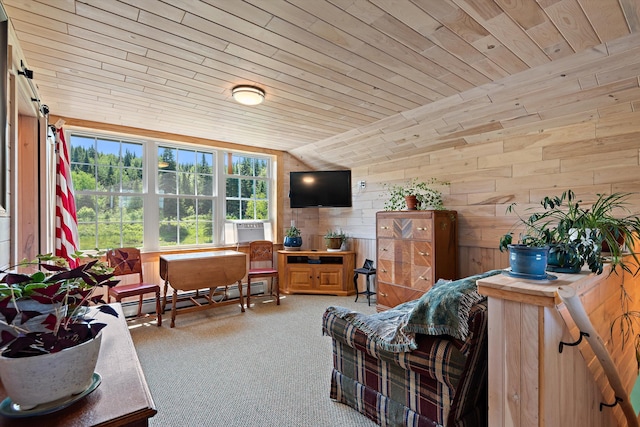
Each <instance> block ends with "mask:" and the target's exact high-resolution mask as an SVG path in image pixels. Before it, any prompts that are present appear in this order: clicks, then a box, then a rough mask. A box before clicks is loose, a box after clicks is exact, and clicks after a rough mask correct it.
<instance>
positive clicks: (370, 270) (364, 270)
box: [353, 267, 376, 305]
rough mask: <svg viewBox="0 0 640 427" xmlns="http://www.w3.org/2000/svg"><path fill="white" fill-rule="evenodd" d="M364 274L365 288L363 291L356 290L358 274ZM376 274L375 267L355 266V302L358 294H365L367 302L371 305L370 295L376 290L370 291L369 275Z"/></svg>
mask: <svg viewBox="0 0 640 427" xmlns="http://www.w3.org/2000/svg"><path fill="white" fill-rule="evenodd" d="M361 274H364V276H365V279H364V281H365V290H364V291H359V290H358V276H359V275H361ZM375 275H376V269H375V268H373V267H372V268H366V267H360V268H356V269H355V270H353V287H354V288H355V290H356V302H358V297H359V296H360V295H365V296H366V297H367V304H368V305H371V295H375V294H376V291H372V290H371V283H370V282H371V276H375Z"/></svg>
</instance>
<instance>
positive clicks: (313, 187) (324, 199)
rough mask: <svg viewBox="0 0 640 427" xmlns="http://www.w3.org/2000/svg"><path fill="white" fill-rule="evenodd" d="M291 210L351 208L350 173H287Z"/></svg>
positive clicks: (343, 171) (345, 171)
mask: <svg viewBox="0 0 640 427" xmlns="http://www.w3.org/2000/svg"><path fill="white" fill-rule="evenodd" d="M289 178H290V189H289V200H290V202H291V207H292V208H318V207H320V208H322V207H324V208H344V207H351V171H350V170H336V171H306V172H289Z"/></svg>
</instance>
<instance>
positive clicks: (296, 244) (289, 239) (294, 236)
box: [284, 225, 302, 251]
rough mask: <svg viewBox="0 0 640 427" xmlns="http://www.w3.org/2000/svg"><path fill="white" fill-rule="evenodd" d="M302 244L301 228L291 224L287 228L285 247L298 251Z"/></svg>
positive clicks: (288, 249)
mask: <svg viewBox="0 0 640 427" xmlns="http://www.w3.org/2000/svg"><path fill="white" fill-rule="evenodd" d="M301 246H302V237H301V236H300V230H299V229H298V228H297V227H295V226H293V225H292V226H291V227H289V228H287V231H286V232H285V237H284V249H285V250H287V251H297V250H300V247H301Z"/></svg>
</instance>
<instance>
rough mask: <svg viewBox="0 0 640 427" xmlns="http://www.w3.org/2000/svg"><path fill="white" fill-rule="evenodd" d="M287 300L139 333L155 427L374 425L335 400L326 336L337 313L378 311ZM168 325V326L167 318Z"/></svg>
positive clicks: (314, 299) (312, 298)
mask: <svg viewBox="0 0 640 427" xmlns="http://www.w3.org/2000/svg"><path fill="white" fill-rule="evenodd" d="M354 299H355V297H335V296H323V295H287V296H286V297H285V298H282V299H281V304H280V306H276V305H275V301H273V302H267V301H268V298H264V297H262V298H252V300H251V303H252V305H253V306H252V308H251V309H248V310H247V311H246V312H245V313H241V312H240V308H239V307H238V306H235V305H231V306H224V307H220V308H214V309H211V310H206V311H201V312H196V313H187V314H183V315H178V317H177V318H176V327H175V328H173V329H171V328H169V322H170V313H168V312H167V313H166V317H165V319H166V323H164V324H163V326H162V327H161V328H158V327H156V326H155V325H148V324H146V325H144V324H143V325H141V326H139V327H135V328H132V329H131V336H132V337H133V341H134V343H135V347H136V350H137V352H138V357H139V358H140V362H141V364H142V368H143V370H144V372H145V376H146V378H147V382H148V384H149V388H150V389H151V394H152V395H153V399H154V401H155V404H156V407H157V409H158V414H157V415H156V416H155V417H153V418H151V420H150V425H151V426H162V427H178V426H225V427H234V426H242V427H245V426H274V427H276V426H277V427H288V426H290V427H301V426H309V427H316V426H317V427H324V426H326V427H335V426H345V427H351V426H353V427H360V426H362V427H370V426H375V425H376V424H375V423H373V422H372V421H370V420H369V419H367V418H365V417H364V416H363V415H361V414H359V413H358V412H356V411H355V410H353V409H351V408H350V407H348V406H346V405H343V404H340V403H336V402H334V401H332V400H331V399H329V389H330V373H331V364H332V359H331V357H332V354H331V339H330V338H329V337H327V336H323V335H322V313H323V312H324V310H325V309H326V307H328V306H330V305H337V306H344V307H350V308H353V309H355V310H358V311H360V312H363V313H374V312H375V304H372V305H371V307H368V306H367V303H366V298H363V297H361V298H359V299H358V302H357V303H355V302H354ZM163 320H164V319H163Z"/></svg>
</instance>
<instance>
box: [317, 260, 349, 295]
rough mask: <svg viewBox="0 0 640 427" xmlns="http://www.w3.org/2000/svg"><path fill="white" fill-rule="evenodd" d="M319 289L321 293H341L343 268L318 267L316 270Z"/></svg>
mask: <svg viewBox="0 0 640 427" xmlns="http://www.w3.org/2000/svg"><path fill="white" fill-rule="evenodd" d="M315 275H316V284H317V289H318V290H321V291H327V292H330V291H341V290H343V286H342V266H339V267H338V266H316V268H315Z"/></svg>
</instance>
